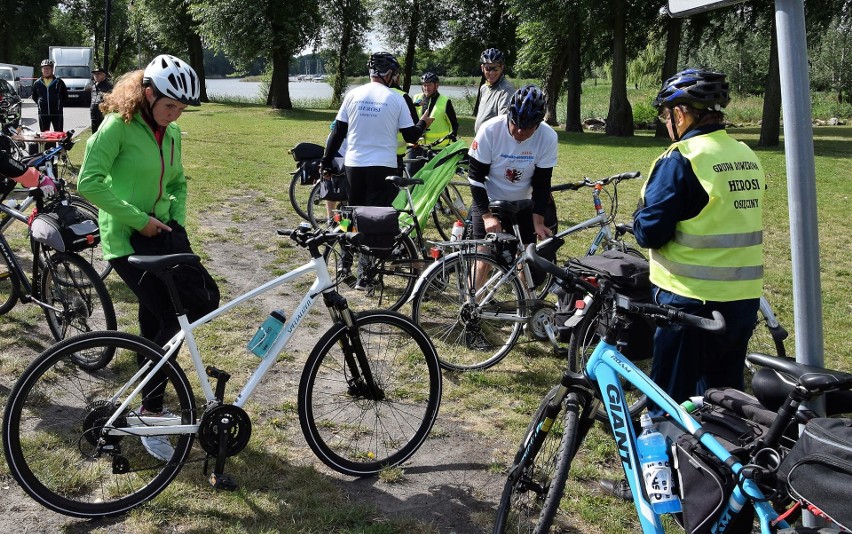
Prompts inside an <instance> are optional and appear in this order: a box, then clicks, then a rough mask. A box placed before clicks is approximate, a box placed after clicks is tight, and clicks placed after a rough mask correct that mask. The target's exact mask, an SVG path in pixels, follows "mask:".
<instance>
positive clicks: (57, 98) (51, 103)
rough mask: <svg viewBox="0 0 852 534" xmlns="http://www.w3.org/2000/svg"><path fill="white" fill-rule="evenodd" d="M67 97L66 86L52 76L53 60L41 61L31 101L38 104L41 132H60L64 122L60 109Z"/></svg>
mask: <svg viewBox="0 0 852 534" xmlns="http://www.w3.org/2000/svg"><path fill="white" fill-rule="evenodd" d="M67 97H68V88H67V87H65V82H63V81H62V80H61V79H60V78H56V77H55V76H53V60H50V59H45V60H44V61H42V62H41V78H39V79H38V80H36V81H35V83H33V97H32V98H33V101H34V102H35V103H36V105H37V106H38V128H39V130H41V131H42V132H45V131H48V130H50V129H51V126H53V130H54V131H56V132H61V131H63V130H62V127H63V124H64V120H65V118H64V116H63V114H62V109H63V106H64V104H65V100H66V99H67Z"/></svg>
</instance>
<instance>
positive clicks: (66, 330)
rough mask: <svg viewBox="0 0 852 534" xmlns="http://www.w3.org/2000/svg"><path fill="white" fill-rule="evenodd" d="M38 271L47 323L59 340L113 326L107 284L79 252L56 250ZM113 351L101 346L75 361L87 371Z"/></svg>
mask: <svg viewBox="0 0 852 534" xmlns="http://www.w3.org/2000/svg"><path fill="white" fill-rule="evenodd" d="M44 263H45V265H44V270H43V271H42V274H41V293H42V295H41V296H42V301H43V302H44V303H45V304H47V306H46V307H44V315H45V317H46V318H47V325H48V327H50V332H51V334H53V337H54V338H55V339H56V340H57V341H59V340H62V339H65V338H68V337H71V336H74V335H77V334H82V333H85V332H92V331H95V330H116V329H117V328H118V324H117V322H116V318H115V309H114V308H113V304H112V299H111V298H110V296H109V293H108V292H107V288H106V286H105V285H104V283H103V280H101V279H100V277H99V276H98V274H97V273H96V272H95V269H94V268H93V267H92V266H91V265H89V263H88V262H87V261H86V260H84V259H83V258H81V257H80V256H78V255H76V254H73V253H69V252H57V253H55V254H53V255H52V256H50V257H49V258H48V260H47V261H46V262H44ZM112 356H113V353H112V351H110V350H109V347H104V350H103V352H102V353H100V354H96V353H95V352H93V351H88V352H87V353H86V359H82V355H81V359H79V360H78V361H77V363H78V365H80V366H81V367H83V368H85V369H86V370H88V371H94V370H97V369H100V368H101V367H103V366H105V365H106V364H108V363H109V361H110V360H111V359H112Z"/></svg>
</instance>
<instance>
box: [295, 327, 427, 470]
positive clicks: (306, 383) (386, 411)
mask: <svg viewBox="0 0 852 534" xmlns="http://www.w3.org/2000/svg"><path fill="white" fill-rule="evenodd" d="M355 326H356V328H357V331H358V335H359V337H360V340H361V344H362V345H363V347H364V354H363V356H364V358H366V364H367V366H368V367H369V371H370V372H371V373H372V376H373V380H374V382H375V385H376V386H377V387H378V388H379V390H380V396H379V397H375V396H374V395H372V394H371V393H370V391H369V389H368V388H367V387H366V384H365V382H364V380H363V378H362V377H363V376H364V375H363V373H365V371H366V369H365V368H364V365H362V363H361V362H360V361H359V360H358V358H357V357H356V356H355V354H353V352H352V351H347V350H346V349H344V346H348V345H349V332H348V329H347V328H346V327H345V326H344V325H342V324H340V323H338V324H335V325H334V326H332V327H331V329H329V330H328V331H327V332H326V333H325V335H323V337H322V338H321V339H320V340H319V341H318V342H317V344H316V346H314V349H313V351H312V352H311V355H310V356H309V357H308V361H307V363H306V364H305V368H304V370H303V371H302V378H301V380H300V381H299V422H300V423H301V426H302V431H303V433H304V435H305V440H306V441H307V442H308V445H310V447H311V450H313V451H314V453H315V454H316V455H317V457H318V458H319V459H320V460H322V462H323V463H324V464H326V465H327V466H328V467H330V468H332V469H334V470H335V471H338V472H340V473H343V474H346V475H351V476H368V475H374V474H376V473H378V472H379V471H381V470H382V469H385V468H388V467H393V466H395V465H398V464H400V463H402V462H404V461H405V460H407V459H408V458H410V457H411V455H413V454H414V453H415V452H416V451H417V449H418V448H419V447H420V445H422V444H423V441H424V440H425V439H426V436H427V435H428V434H429V430H430V429H431V428H432V424H433V423H434V422H435V417H437V415H438V407H439V406H440V403H441V369H440V367H439V366H438V357H437V354H436V353H435V347H434V346H433V345H432V343H431V342H430V341H429V338H428V337H427V336H426V334H425V333H424V332H423V331H422V330H421V329H420V328H419V327H418V326H417V325H416V324H415V323H414V322H412V321H411V320H410V319H408V318H407V317H405V316H403V315H400V314H398V313H395V312H389V311H371V312H366V313H359V314H357V315H356V320H355ZM347 353H348V354H347ZM355 370H357V371H358V374H357V375H356V374H355V372H354V371H355Z"/></svg>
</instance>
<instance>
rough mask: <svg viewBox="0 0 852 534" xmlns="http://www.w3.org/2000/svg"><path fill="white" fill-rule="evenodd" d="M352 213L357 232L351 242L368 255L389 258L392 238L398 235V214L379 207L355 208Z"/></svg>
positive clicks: (389, 209) (392, 242) (392, 243)
mask: <svg viewBox="0 0 852 534" xmlns="http://www.w3.org/2000/svg"><path fill="white" fill-rule="evenodd" d="M352 211H353V220H354V222H355V228H356V229H357V231H358V233H357V234H356V235H355V237H354V238H353V242H354V243H355V244H356V245H359V246H362V247H365V248H366V249H368V250H366V252H367V253H369V254H370V255H373V256H380V257H388V256H390V255H391V253H392V252H393V245H394V238H396V236H397V235H399V212H398V211H396V209H394V208H392V207H380V206H356V207H354V208H353V210H352Z"/></svg>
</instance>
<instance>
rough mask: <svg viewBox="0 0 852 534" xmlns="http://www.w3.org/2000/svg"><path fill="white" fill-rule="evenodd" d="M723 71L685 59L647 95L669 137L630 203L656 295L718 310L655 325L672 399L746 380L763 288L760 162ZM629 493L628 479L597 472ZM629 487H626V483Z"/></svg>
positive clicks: (699, 310) (611, 487)
mask: <svg viewBox="0 0 852 534" xmlns="http://www.w3.org/2000/svg"><path fill="white" fill-rule="evenodd" d="M729 102H730V96H729V94H728V83H727V82H726V81H725V74H723V73H720V72H712V71H708V70H700V69H686V70H684V71H682V72H679V73H677V74H675V75H674V76H673V77H671V78H669V79H668V80H666V82H665V83H664V84H663V87H662V89H661V90H660V92H659V94H658V95H657V97H656V99H655V100H654V103H653V104H654V107H656V108H657V109H658V111H659V118H660V121H662V122H663V123H665V124H666V127H667V128H668V131H669V136H670V137H671V139H672V141H673V144H672V145H671V146H669V148H668V149H666V151H665V152H663V154H662V155H661V156H660V157H659V158H657V160H656V161H655V162H654V164H653V165H652V166H651V172H650V173H649V175H648V180H647V182H646V183H645V184H644V186H643V188H642V192H641V199H640V202H639V206H638V208H637V210H636V212H635V213H634V215H633V217H634V222H633V228H634V230H635V233H636V241H637V242H638V243H639V244H640V245H642V246H643V247H647V248H648V249H650V251H649V254H650V263H651V266H650V267H651V282H653V284H654V285H655V288H654V298H655V300H656V301H657V302H658V303H659V304H667V305H670V306H674V307H676V308H678V309H681V310H683V311H685V312H688V313H692V314H696V315H701V316H705V317H710V316H711V313H712V312H714V311H718V312H720V313H721V314H722V316H723V317H724V318H725V324H726V329H725V332H724V334H711V333H707V332H703V331H701V330H697V329H690V328H684V327H677V328H667V327H660V328H657V331H656V333H655V335H654V359H653V362H652V365H651V378H652V379H653V380H654V381H655V382H656V383H657V384H658V385H659V386H660V387H661V388H662V389H663V390H664V391H665V392H666V393H668V394H669V396H671V397H672V398H673V399H674V400H675V401H677V402H682V401H684V400H687V399H688V398H689V397H690V396H693V395H701V394H702V393H703V392H704V390H705V389H707V388H711V387H733V388H737V389H743V388H744V387H745V384H744V379H743V372H744V366H745V356H746V348H747V345H748V340H749V338H750V337H751V334H752V332H753V330H754V326H755V323H756V317H757V311H758V306H759V299H760V296H761V294H762V293H763V196H764V189H765V187H766V178H765V176H764V171H763V165H762V164H761V162H760V160H759V159H758V158H757V156H756V155H755V153H754V152H753V151H752V150H751V149H750V148H749V147H748V146H746V145H745V144H744V143H741V142H738V141H736V140H735V139H733V138H732V137H731V136H729V135H728V133H727V132H726V131H725V126H724V120H723V113H722V110H723V109H724V108H725V106H727V105H728V103H729ZM601 485H602V486H603V488H604V490H605V491H607V492H608V493H611V494H614V495H617V496H619V497H629V496H630V493H629V488H628V487H627V485H626V481H618V482H614V481H601ZM625 490H627V491H625Z"/></svg>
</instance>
